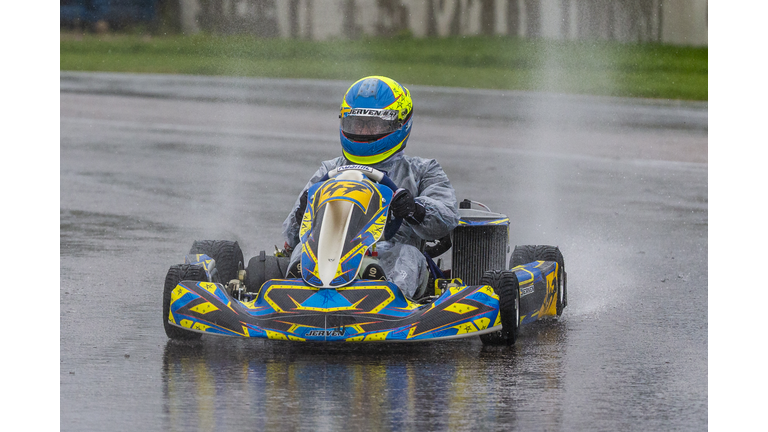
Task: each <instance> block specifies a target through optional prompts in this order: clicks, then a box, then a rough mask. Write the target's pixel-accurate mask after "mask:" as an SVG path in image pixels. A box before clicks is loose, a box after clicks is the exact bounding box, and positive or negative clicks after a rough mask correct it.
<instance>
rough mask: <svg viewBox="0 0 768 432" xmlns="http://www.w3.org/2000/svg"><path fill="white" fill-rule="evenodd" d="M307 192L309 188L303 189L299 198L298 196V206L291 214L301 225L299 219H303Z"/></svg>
mask: <svg viewBox="0 0 768 432" xmlns="http://www.w3.org/2000/svg"><path fill="white" fill-rule="evenodd" d="M308 193H309V189H305V190H304V193H303V194H301V198H299V208H297V209H296V213H294V214H293V217H294V219H296V223H297V224H299V225H301V221H302V220H303V219H304V212H305V211H306V210H307V194H308Z"/></svg>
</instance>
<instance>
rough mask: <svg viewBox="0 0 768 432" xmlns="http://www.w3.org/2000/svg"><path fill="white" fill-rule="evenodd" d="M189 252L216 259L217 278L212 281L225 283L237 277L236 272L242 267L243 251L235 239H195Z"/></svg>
mask: <svg viewBox="0 0 768 432" xmlns="http://www.w3.org/2000/svg"><path fill="white" fill-rule="evenodd" d="M189 253H190V255H192V254H206V255H208V256H209V257H211V258H213V260H214V261H216V273H217V274H218V275H219V280H218V281H214V282H219V283H222V284H226V283H228V282H229V281H231V280H232V279H237V273H238V272H239V271H240V270H242V269H243V268H244V266H243V264H244V262H245V260H244V259H243V251H242V250H241V249H240V245H239V244H237V242H236V241H228V240H195V241H194V242H193V243H192V248H191V249H190V250H189Z"/></svg>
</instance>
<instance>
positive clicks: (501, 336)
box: [480, 270, 520, 345]
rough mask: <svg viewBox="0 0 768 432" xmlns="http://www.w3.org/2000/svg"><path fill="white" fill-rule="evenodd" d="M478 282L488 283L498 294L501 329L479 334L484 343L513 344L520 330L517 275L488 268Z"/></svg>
mask: <svg viewBox="0 0 768 432" xmlns="http://www.w3.org/2000/svg"><path fill="white" fill-rule="evenodd" d="M480 284H482V285H490V286H491V287H492V288H493V290H494V291H495V292H496V294H497V295H498V296H499V313H500V314H501V330H500V331H496V332H493V333H486V334H484V335H480V340H481V341H483V344H484V345H514V343H515V341H516V340H517V333H518V331H519V330H520V283H519V282H518V280H517V275H516V274H515V272H513V271H508V270H489V271H487V272H485V274H483V277H482V278H480Z"/></svg>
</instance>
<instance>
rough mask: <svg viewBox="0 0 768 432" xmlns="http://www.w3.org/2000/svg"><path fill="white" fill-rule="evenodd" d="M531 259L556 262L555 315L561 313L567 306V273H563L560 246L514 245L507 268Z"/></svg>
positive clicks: (563, 263)
mask: <svg viewBox="0 0 768 432" xmlns="http://www.w3.org/2000/svg"><path fill="white" fill-rule="evenodd" d="M533 261H554V262H556V263H557V266H558V271H557V305H556V307H557V316H560V315H561V314H562V313H563V309H564V308H565V307H566V306H568V287H567V277H568V276H567V275H566V273H565V259H564V258H563V254H562V252H560V248H558V247H557V246H546V245H524V246H515V250H514V251H512V256H511V257H510V259H509V268H514V267H517V266H519V265H524V264H528V263H530V262H533Z"/></svg>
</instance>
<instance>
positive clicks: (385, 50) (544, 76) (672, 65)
mask: <svg viewBox="0 0 768 432" xmlns="http://www.w3.org/2000/svg"><path fill="white" fill-rule="evenodd" d="M60 46H61V51H60V54H61V59H60V61H61V70H68V71H109V72H138V73H172V74H191V75H226V76H241V77H276V78H317V79H339V80H346V81H354V80H356V79H358V78H361V77H363V76H366V75H385V76H390V77H392V78H394V79H395V80H397V81H400V82H402V83H404V84H411V85H435V86H449V87H465V88H484V89H503V90H531V91H545V92H554V93H568V94H590V95H602V96H622V97H643V98H660V99H682V100H703V101H706V100H707V95H708V84H707V82H708V81H707V55H708V54H707V48H691V47H676V46H665V45H658V44H620V43H615V42H589V43H588V42H571V41H543V40H523V39H515V38H508V37H484V36H473V37H452V38H440V39H429V38H428V39H415V38H410V37H407V38H367V39H359V40H334V41H321V42H317V41H307V40H296V39H260V38H256V37H252V36H212V35H204V34H198V35H194V36H178V35H175V36H142V35H124V34H108V35H95V34H85V35H83V34H73V33H61V38H60Z"/></svg>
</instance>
